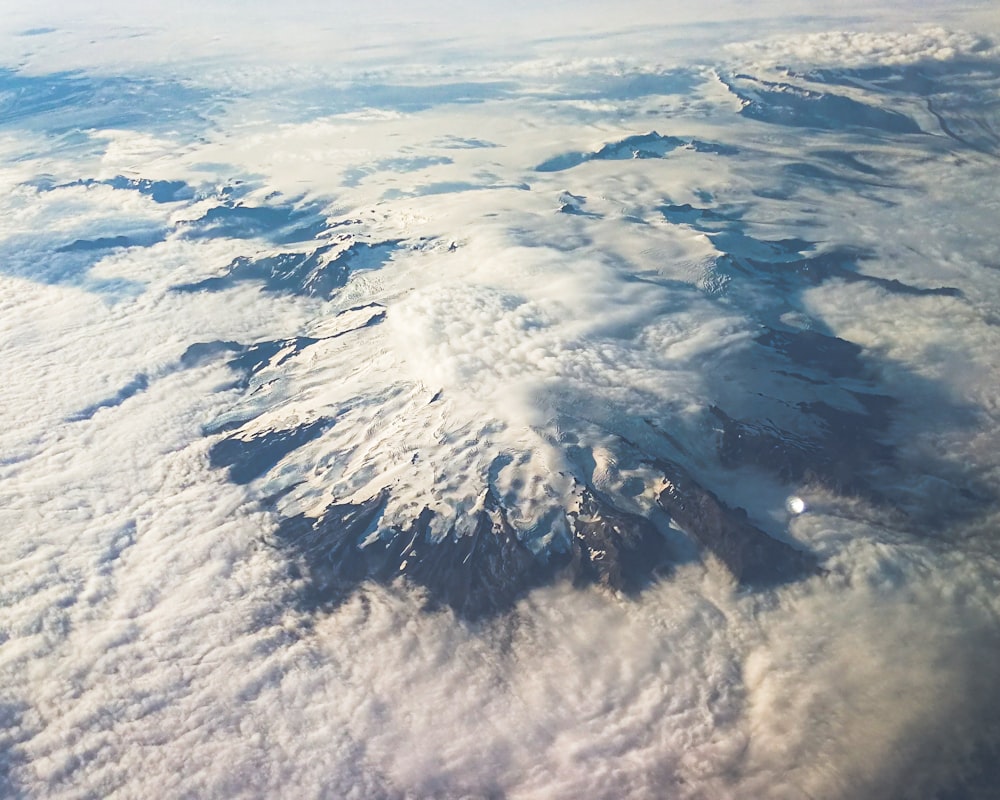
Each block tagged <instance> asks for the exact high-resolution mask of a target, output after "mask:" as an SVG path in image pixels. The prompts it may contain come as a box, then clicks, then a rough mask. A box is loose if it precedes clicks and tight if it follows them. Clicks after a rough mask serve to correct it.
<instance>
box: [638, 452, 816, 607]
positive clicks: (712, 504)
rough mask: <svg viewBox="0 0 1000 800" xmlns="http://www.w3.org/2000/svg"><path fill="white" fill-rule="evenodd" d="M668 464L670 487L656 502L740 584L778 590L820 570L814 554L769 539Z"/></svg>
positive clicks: (742, 515) (743, 515)
mask: <svg viewBox="0 0 1000 800" xmlns="http://www.w3.org/2000/svg"><path fill="white" fill-rule="evenodd" d="M664 466H665V469H664V479H665V482H666V485H665V487H664V488H663V490H662V491H661V492H660V493H659V495H658V496H657V498H656V502H657V503H658V504H659V505H660V507H661V508H662V509H663V510H664V511H666V512H667V513H668V514H669V515H670V516H671V518H672V519H673V520H674V522H675V523H677V525H678V526H679V527H680V528H681V529H683V530H684V531H685V532H686V533H688V534H690V535H691V536H693V537H694V538H695V539H697V540H698V542H700V543H701V545H702V546H703V547H704V548H705V549H706V550H708V551H709V552H710V553H712V555H714V556H715V557H716V558H718V559H719V561H721V562H722V563H723V564H724V565H725V566H726V568H727V569H728V570H729V571H730V572H731V573H732V574H733V577H735V578H736V580H738V581H739V582H740V583H741V584H744V585H747V586H752V587H764V586H773V585H777V584H781V583H786V582H789V581H794V580H800V579H802V578H805V577H808V576H809V575H813V574H816V573H817V572H818V566H817V563H816V559H815V557H814V556H812V555H810V554H809V553H805V552H803V551H801V550H797V549H795V548H794V547H792V546H791V545H789V544H786V543H785V542H782V541H780V540H778V539H775V538H773V537H771V536H768V535H767V534H766V533H764V531H762V530H761V529H760V528H758V527H756V526H755V525H753V523H751V522H750V520H749V519H748V517H747V514H746V511H744V510H743V509H742V508H730V507H729V506H727V505H726V504H725V503H723V502H722V501H721V500H719V498H718V497H716V496H715V495H714V494H713V493H712V492H710V491H709V490H707V489H705V488H704V487H702V486H700V485H699V484H698V483H696V482H695V481H694V480H693V479H692V478H691V476H690V475H688V474H687V473H686V472H685V471H684V470H683V469H682V468H681V467H679V466H677V465H664Z"/></svg>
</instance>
